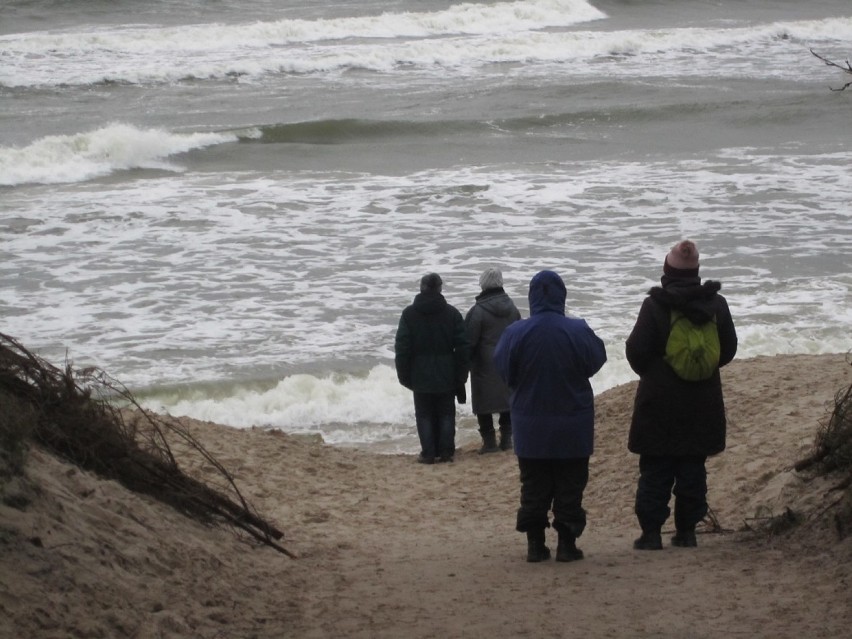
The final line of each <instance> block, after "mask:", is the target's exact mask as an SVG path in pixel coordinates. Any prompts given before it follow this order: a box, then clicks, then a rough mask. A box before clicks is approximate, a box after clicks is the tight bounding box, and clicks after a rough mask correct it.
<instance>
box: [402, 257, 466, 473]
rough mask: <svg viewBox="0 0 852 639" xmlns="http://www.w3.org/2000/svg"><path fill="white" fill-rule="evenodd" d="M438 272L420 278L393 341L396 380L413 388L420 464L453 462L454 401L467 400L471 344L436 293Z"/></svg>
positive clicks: (456, 316) (453, 313) (451, 308)
mask: <svg viewBox="0 0 852 639" xmlns="http://www.w3.org/2000/svg"><path fill="white" fill-rule="evenodd" d="M442 287H443V282H442V280H441V277H440V275H438V274H437V273H428V274H426V275H424V276H423V277H422V278H421V280H420V293H419V294H418V295H417V296H415V298H414V302H413V303H412V304H411V305H410V306H407V307H406V308H405V309H404V310H403V311H402V316H401V317H400V319H399V326H398V327H397V330H396V339H395V341H394V353H395V358H394V363H395V365H396V375H397V378H398V379H399V383H400V384H402V385H403V386H405V387H406V388H408V389H410V390H411V391H412V392H413V393H414V417H415V421H416V423H417V435H418V436H419V438H420V456H419V457H418V458H417V461H419V462H420V463H422V464H432V463H434V462H435V460H436V459H438V461H442V462H451V461H453V455H454V454H455V449H456V444H455V438H456V404H455V400H456V399H457V398H458V400H459V403H460V404H463V403H465V401H466V397H465V395H466V393H465V382H466V381H467V375H468V368H469V366H470V343H469V341H468V338H467V334H466V332H465V326H464V320H463V319H462V316H461V313H460V312H459V311H458V309H456V308H455V307H454V306H451V305H450V304H448V303H447V300H445V299H444V296H443V295H442V294H441V290H442Z"/></svg>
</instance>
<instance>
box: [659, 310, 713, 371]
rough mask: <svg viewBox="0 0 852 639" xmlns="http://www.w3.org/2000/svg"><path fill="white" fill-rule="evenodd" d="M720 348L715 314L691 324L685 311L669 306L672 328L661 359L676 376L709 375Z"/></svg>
mask: <svg viewBox="0 0 852 639" xmlns="http://www.w3.org/2000/svg"><path fill="white" fill-rule="evenodd" d="M720 351H721V347H720V346H719V331H718V330H717V328H716V317H715V316H714V317H713V319H712V320H710V321H709V322H706V323H704V324H694V323H692V321H690V320H689V318H687V317H686V315H684V314H683V313H681V312H680V311H677V310H675V309H672V312H671V331H670V332H669V339H668V341H667V342H666V356H665V357H664V358H663V359H665V360H666V362H667V363H668V365H669V366H671V367H672V370H674V372H675V373H676V374H677V376H678V377H680V378H681V379H685V380H687V381H690V382H697V381H700V380H702V379H709V378H710V377H712V376H713V372H714V371H715V370H716V369H717V368H718V366H719V353H720Z"/></svg>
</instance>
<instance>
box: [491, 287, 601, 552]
mask: <svg viewBox="0 0 852 639" xmlns="http://www.w3.org/2000/svg"><path fill="white" fill-rule="evenodd" d="M565 297H566V290H565V284H564V283H563V281H562V278H561V277H559V275H558V274H557V273H554V272H553V271H540V272H539V273H537V274H536V275H535V276H534V277H533V278H532V280H531V281H530V290H529V304H530V317H529V318H528V319H525V320H520V321H518V322H515V323H514V324H511V325H510V326H508V327H507V328H506V330H505V331H504V332H503V335H502V336H501V337H500V341H499V342H498V343H497V348H496V350H495V352H494V363H495V365H496V366H497V370H498V372H499V373H500V375H501V377H502V378H503V379H504V380H505V382H506V383H507V384H508V386H509V388H510V389H511V391H512V394H511V402H510V403H511V415H512V429H513V434H514V450H515V454H516V455H517V457H518V467H519V469H520V475H521V505H520V508H518V516H517V522H516V526H515V528H516V529H517V530H518V531H519V532H525V533H526V535H527V561H530V562H539V561H544V560H546V559H549V558H550V549H549V548H548V547H547V545H546V543H545V530H546V529H547V528H549V527H550V521H549V518H548V512H549V511H550V510H553V527H554V528H555V529H556V531H557V533H558V535H559V541H558V545H557V549H556V560H557V561H574V560H576V559H582V558H583V552H582V551H581V550H580V549H579V548H577V546H576V540H577V538H578V537H579V536H580V535H581V534H582V533H583V530H584V529H585V527H586V511H585V510H584V509H583V492H584V491H585V489H586V484H587V483H588V479H589V457H590V456H591V454H592V451H593V449H594V424H595V405H594V393H593V391H592V386H591V384H590V382H589V378H591V377H592V376H593V375H594V374H595V373H597V372H598V371H599V370H600V369H601V367H602V366H603V365H604V363H605V362H606V348H605V347H604V343H603V341H602V340H601V339H600V338H599V337H598V336H597V335H595V333H594V331H593V330H592V329H591V328H590V327H589V325H588V324H587V323H586V321H585V320H583V319H579V318H574V317H566V315H565Z"/></svg>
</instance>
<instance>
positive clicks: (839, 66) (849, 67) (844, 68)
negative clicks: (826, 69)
mask: <svg viewBox="0 0 852 639" xmlns="http://www.w3.org/2000/svg"><path fill="white" fill-rule="evenodd" d="M809 50H810V52H811V53H812V54H813V55H814V57H816V58H818V59H820V60H822V61H823V62H824V63H825V64H826V65H827V66H830V67H835V68H836V69H840V70H841V71H843V72H844V73H850V74H852V64H850V63H849V59H848V58H847V59H846V66H843V65H842V64H838V63H836V62H834V61H833V60H829V59H828V58H826V57H823V56H821V55H820V54H818V53H817V52H816V51H814V50H813V49H809ZM850 86H852V82H847V83H846V84H844V85H843V86H842V87H840V88H839V89H835V88H833V87H828V88H829V89H830V90H831V91H844V90H846V89H847V88H848V87H850Z"/></svg>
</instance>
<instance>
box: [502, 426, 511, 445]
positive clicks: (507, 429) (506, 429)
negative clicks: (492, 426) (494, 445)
mask: <svg viewBox="0 0 852 639" xmlns="http://www.w3.org/2000/svg"><path fill="white" fill-rule="evenodd" d="M500 450H512V427H511V426H501V427H500Z"/></svg>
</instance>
